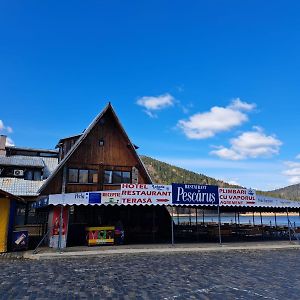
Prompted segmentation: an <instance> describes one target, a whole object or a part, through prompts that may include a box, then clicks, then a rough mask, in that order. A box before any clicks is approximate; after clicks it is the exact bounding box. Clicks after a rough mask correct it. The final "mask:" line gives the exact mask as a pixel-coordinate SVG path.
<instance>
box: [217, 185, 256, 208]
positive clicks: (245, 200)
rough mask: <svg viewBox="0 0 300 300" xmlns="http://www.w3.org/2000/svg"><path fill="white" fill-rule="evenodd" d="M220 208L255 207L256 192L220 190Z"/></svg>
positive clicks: (230, 189) (249, 190) (250, 190)
mask: <svg viewBox="0 0 300 300" xmlns="http://www.w3.org/2000/svg"><path fill="white" fill-rule="evenodd" d="M219 197H220V206H255V205H256V192H255V190H252V189H238V188H219Z"/></svg>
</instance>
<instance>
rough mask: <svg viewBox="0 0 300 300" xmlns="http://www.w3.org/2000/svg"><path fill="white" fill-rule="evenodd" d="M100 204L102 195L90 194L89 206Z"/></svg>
mask: <svg viewBox="0 0 300 300" xmlns="http://www.w3.org/2000/svg"><path fill="white" fill-rule="evenodd" d="M96 203H98V204H100V203H101V194H100V193H89V204H96Z"/></svg>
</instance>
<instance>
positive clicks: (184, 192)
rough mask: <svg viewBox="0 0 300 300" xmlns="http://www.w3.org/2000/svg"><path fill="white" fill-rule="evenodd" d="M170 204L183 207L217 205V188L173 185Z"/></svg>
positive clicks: (214, 186)
mask: <svg viewBox="0 0 300 300" xmlns="http://www.w3.org/2000/svg"><path fill="white" fill-rule="evenodd" d="M172 203H173V204H185V205H187V204H190V205H197V204H198V205H218V204H219V192H218V187H217V186H216V185H200V184H184V183H173V184H172Z"/></svg>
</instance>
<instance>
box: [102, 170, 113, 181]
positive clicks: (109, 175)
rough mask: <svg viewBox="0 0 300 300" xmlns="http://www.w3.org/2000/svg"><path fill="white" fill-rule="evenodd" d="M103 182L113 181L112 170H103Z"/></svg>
mask: <svg viewBox="0 0 300 300" xmlns="http://www.w3.org/2000/svg"><path fill="white" fill-rule="evenodd" d="M104 183H113V181H112V171H107V170H105V171H104Z"/></svg>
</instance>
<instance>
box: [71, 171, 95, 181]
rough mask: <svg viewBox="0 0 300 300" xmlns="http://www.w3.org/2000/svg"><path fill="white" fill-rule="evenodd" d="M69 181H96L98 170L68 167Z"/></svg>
mask: <svg viewBox="0 0 300 300" xmlns="http://www.w3.org/2000/svg"><path fill="white" fill-rule="evenodd" d="M68 182H69V183H82V184H85V183H98V171H97V170H88V169H69V176H68Z"/></svg>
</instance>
